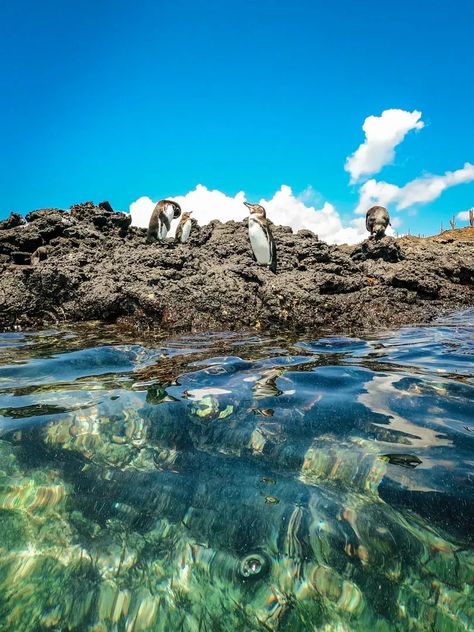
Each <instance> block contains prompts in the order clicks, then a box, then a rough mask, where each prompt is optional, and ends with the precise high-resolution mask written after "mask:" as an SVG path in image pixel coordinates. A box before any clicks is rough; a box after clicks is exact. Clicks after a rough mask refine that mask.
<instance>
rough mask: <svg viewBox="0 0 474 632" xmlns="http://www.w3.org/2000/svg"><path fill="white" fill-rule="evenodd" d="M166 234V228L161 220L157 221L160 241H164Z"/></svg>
mask: <svg viewBox="0 0 474 632" xmlns="http://www.w3.org/2000/svg"><path fill="white" fill-rule="evenodd" d="M167 234H168V229H167V228H166V225H165V224H164V223H163V222H161V221H160V222H159V223H158V239H159V240H160V241H164V240H165V239H166V235H167Z"/></svg>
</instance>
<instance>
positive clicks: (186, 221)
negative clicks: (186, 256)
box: [174, 211, 192, 244]
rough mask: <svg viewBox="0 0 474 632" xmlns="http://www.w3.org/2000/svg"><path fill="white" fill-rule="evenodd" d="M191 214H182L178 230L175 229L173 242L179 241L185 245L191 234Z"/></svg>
mask: <svg viewBox="0 0 474 632" xmlns="http://www.w3.org/2000/svg"><path fill="white" fill-rule="evenodd" d="M191 213H192V211H189V212H188V213H183V216H182V217H181V219H180V222H179V224H178V228H177V229H176V235H175V237H174V239H175V241H180V242H181V243H182V244H185V243H186V242H187V241H188V239H189V235H190V234H191V228H192V222H191Z"/></svg>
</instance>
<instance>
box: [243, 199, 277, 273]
mask: <svg viewBox="0 0 474 632" xmlns="http://www.w3.org/2000/svg"><path fill="white" fill-rule="evenodd" d="M244 204H245V206H246V207H247V208H248V209H249V210H250V216H249V239H250V245H251V246H252V251H253V254H254V257H255V260H256V261H257V263H259V264H260V265H266V266H268V267H269V268H270V270H271V271H272V272H276V267H277V254H276V246H275V241H274V239H273V235H272V231H271V229H270V224H269V222H268V220H267V214H266V212H265V209H264V208H263V206H260V204H249V203H248V202H244Z"/></svg>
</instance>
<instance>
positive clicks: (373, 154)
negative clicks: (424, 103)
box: [345, 109, 424, 184]
mask: <svg viewBox="0 0 474 632" xmlns="http://www.w3.org/2000/svg"><path fill="white" fill-rule="evenodd" d="M423 126H424V123H423V121H422V120H421V112H418V111H417V110H413V112H407V111H406V110H396V109H392V110H384V111H383V112H382V114H381V115H380V116H368V117H367V118H366V119H365V121H364V124H363V126H362V129H363V131H364V133H365V140H364V142H363V143H362V145H360V146H359V147H358V149H356V151H355V152H354V153H353V154H352V155H351V156H349V157H348V158H347V160H346V166H345V169H346V171H348V172H349V173H350V174H351V183H352V184H354V183H355V182H358V181H359V180H360V179H361V177H362V176H364V175H365V176H367V175H372V174H374V173H378V172H379V171H380V170H381V169H382V167H383V166H384V165H387V164H389V163H390V162H392V161H393V159H394V157H395V147H396V146H397V145H399V144H400V143H401V142H402V140H403V139H404V138H405V136H406V135H407V134H408V132H409V131H410V130H412V129H421V128H422V127H423Z"/></svg>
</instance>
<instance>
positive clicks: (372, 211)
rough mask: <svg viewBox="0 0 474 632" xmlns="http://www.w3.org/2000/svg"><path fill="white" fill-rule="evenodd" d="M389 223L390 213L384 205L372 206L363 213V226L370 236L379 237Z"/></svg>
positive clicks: (383, 234)
mask: <svg viewBox="0 0 474 632" xmlns="http://www.w3.org/2000/svg"><path fill="white" fill-rule="evenodd" d="M389 224H390V215H389V214H388V211H387V209H386V208H385V207H384V206H372V207H371V208H369V210H368V211H367V213H366V215H365V227H366V228H367V230H368V231H369V233H370V236H371V237H373V236H374V237H375V239H381V238H382V237H385V231H386V229H387V226H388V225H389Z"/></svg>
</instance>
